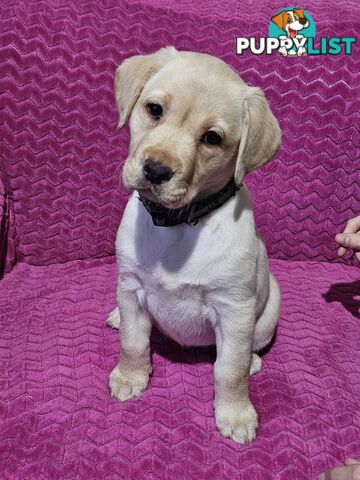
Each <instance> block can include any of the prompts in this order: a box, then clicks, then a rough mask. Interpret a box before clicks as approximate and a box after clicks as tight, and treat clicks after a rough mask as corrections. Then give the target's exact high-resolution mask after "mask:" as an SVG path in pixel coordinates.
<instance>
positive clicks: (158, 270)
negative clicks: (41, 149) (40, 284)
mask: <svg viewBox="0 0 360 480" xmlns="http://www.w3.org/2000/svg"><path fill="white" fill-rule="evenodd" d="M115 95H116V102H117V106H118V109H119V112H120V122H119V128H122V127H123V126H124V125H125V124H126V122H128V121H129V124H130V131H131V143H130V151H129V156H128V158H127V160H126V162H125V165H124V168H123V173H122V179H123V183H124V185H125V186H126V187H127V188H129V189H132V190H134V192H133V193H132V196H131V197H130V199H129V202H128V204H127V207H126V210H125V212H124V215H123V218H122V220H121V225H120V228H119V230H118V234H117V239H116V251H117V259H118V264H119V277H118V289H117V302H118V308H116V309H115V310H114V311H113V312H112V313H111V314H110V317H109V319H108V323H109V324H110V325H111V326H113V327H116V328H118V327H119V324H120V332H121V335H120V360H119V362H118V364H117V365H116V366H115V368H114V369H113V370H112V372H111V374H110V379H109V384H110V390H111V394H112V395H113V396H114V397H116V398H117V399H119V400H120V401H125V400H129V399H130V398H132V397H134V396H138V395H140V394H141V393H142V392H143V391H144V389H145V388H146V386H147V384H148V381H149V375H150V373H151V362H150V345H149V337H150V331H151V327H152V325H153V324H155V325H156V326H157V327H158V329H159V330H160V331H161V332H163V333H164V334H165V335H168V336H169V337H171V338H172V339H174V340H176V341H177V342H178V343H180V344H181V345H187V346H196V345H212V344H216V350H217V358H216V362H215V366H214V386H215V398H214V408H215V419H216V424H217V427H218V429H219V430H220V432H221V433H222V434H223V435H224V436H225V437H229V438H232V439H233V440H235V441H236V442H240V443H245V442H249V441H251V440H253V439H254V438H255V435H256V429H257V426H258V420H257V414H256V411H255V409H254V407H253V405H252V403H251V401H250V399H249V394H248V382H249V374H252V373H256V372H258V371H259V370H260V368H261V360H260V358H259V357H258V356H257V355H256V354H255V352H257V351H258V350H259V349H261V348H263V347H265V346H266V345H267V344H268V343H269V342H270V340H271V338H272V336H273V334H274V330H275V327H276V324H277V321H278V316H279V308H280V291H279V287H278V284H277V282H276V280H275V278H274V277H273V275H272V274H271V273H270V272H269V270H268V258H267V253H266V249H265V246H264V243H263V241H262V239H261V238H260V236H259V234H258V232H257V231H256V227H255V224H254V217H253V210H252V202H251V197H250V193H249V190H248V188H247V187H246V185H245V184H244V183H243V178H244V176H245V175H246V174H247V173H248V172H251V171H252V170H254V169H256V168H258V167H260V166H261V165H264V164H265V163H266V162H268V161H269V160H271V159H272V158H273V157H274V155H275V153H276V152H277V150H278V148H279V146H280V142H281V133H280V129H279V126H278V123H277V121H276V119H275V117H274V116H273V114H272V113H271V111H270V108H269V105H268V103H267V101H266V98H265V96H264V94H263V92H262V91H261V90H260V89H258V88H253V87H249V86H247V85H246V84H245V83H244V82H243V81H242V80H241V79H240V78H239V77H238V75H237V74H236V73H235V72H234V71H233V70H232V69H231V68H230V67H229V66H227V65H226V64H225V63H224V62H222V61H221V60H219V59H217V58H215V57H212V56H210V55H205V54H199V53H193V52H186V51H177V50H176V49H175V48H173V47H167V48H162V49H161V50H159V51H158V52H156V53H153V54H151V55H144V56H142V55H139V56H134V57H131V58H129V59H127V60H125V61H124V62H123V63H122V64H121V65H120V66H119V67H118V69H117V70H116V76H115Z"/></svg>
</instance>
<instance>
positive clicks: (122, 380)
mask: <svg viewBox="0 0 360 480" xmlns="http://www.w3.org/2000/svg"><path fill="white" fill-rule="evenodd" d="M148 383H149V374H148V373H146V372H144V371H136V370H131V371H129V372H126V373H123V372H122V371H121V370H120V368H119V365H116V367H115V368H113V370H112V372H111V373H110V377H109V387H110V391H111V396H112V397H114V398H117V399H118V400H120V402H125V401H126V400H130V398H133V397H138V396H139V395H141V394H142V392H143V391H144V390H145V388H146V387H147V384H148Z"/></svg>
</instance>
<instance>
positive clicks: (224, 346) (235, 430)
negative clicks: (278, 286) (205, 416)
mask: <svg viewBox="0 0 360 480" xmlns="http://www.w3.org/2000/svg"><path fill="white" fill-rule="evenodd" d="M223 315H225V317H226V318H222V319H221V321H220V323H219V325H217V326H216V328H215V335H216V350H217V358H216V362H215V365H214V380H215V381H214V384H215V400H214V407H215V419H216V424H217V427H218V429H219V430H220V432H221V433H222V434H223V435H224V437H227V438H232V439H233V440H235V441H236V442H239V443H247V442H251V441H252V440H254V439H255V436H256V429H257V427H258V420H257V414H256V411H255V408H254V407H253V405H252V403H251V401H250V399H249V392H248V383H249V372H250V364H251V345H252V336H253V333H254V319H253V317H254V315H255V313H254V306H253V302H249V303H248V304H244V305H243V306H242V308H237V309H236V310H235V311H227V312H226V311H225V312H224V313H223Z"/></svg>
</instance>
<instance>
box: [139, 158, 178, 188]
mask: <svg viewBox="0 0 360 480" xmlns="http://www.w3.org/2000/svg"><path fill="white" fill-rule="evenodd" d="M143 174H144V177H145V178H146V180H148V181H149V182H151V183H152V184H154V185H159V184H160V183H163V182H167V181H169V180H170V178H171V177H172V176H173V175H174V172H173V171H172V170H171V168H170V167H167V166H166V165H163V164H162V163H160V162H156V161H155V160H153V159H152V158H147V159H146V160H145V164H144V166H143Z"/></svg>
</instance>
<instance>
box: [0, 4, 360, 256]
mask: <svg viewBox="0 0 360 480" xmlns="http://www.w3.org/2000/svg"><path fill="white" fill-rule="evenodd" d="M301 6H302V8H305V9H308V10H309V13H310V14H311V15H312V16H313V17H314V19H315V22H316V26H317V34H318V36H327V37H331V36H339V37H341V36H356V34H357V32H358V30H359V18H360V16H359V4H358V2H355V1H349V2H344V1H341V2H337V1H335V0H329V1H328V2H327V3H326V6H324V2H322V1H320V0H314V1H311V2H310V1H305V2H302V5H301ZM277 10H278V7H275V6H274V2H273V1H270V0H266V1H264V2H262V3H261V5H257V6H256V8H254V2H252V1H251V2H250V1H241V2H240V1H237V2H235V5H234V2H233V1H229V0H227V1H225V2H223V1H222V0H212V1H211V2H205V1H204V0H201V1H200V2H193V1H192V2H191V1H190V0H186V1H184V2H179V1H177V0H169V1H167V0H156V1H152V2H149V1H146V0H144V1H131V2H129V1H125V0H122V1H120V2H119V1H118V0H110V1H107V2H94V1H90V2H86V4H84V3H83V2H78V1H77V0H69V1H67V2H51V1H50V0H48V1H45V0H41V1H37V2H28V1H25V0H20V1H18V2H5V3H4V5H2V12H1V14H2V19H3V20H2V22H1V23H0V45H1V57H2V58H3V59H4V60H5V62H4V64H3V67H2V69H1V72H0V82H1V91H2V92H3V95H2V96H3V99H4V100H3V102H4V108H3V110H2V119H3V122H4V128H3V142H2V145H1V149H2V152H3V154H4V155H3V158H4V170H5V176H6V181H7V184H9V186H10V187H11V190H12V193H13V196H12V198H13V201H14V211H15V220H16V234H17V258H18V259H19V260H23V261H26V262H28V263H31V264H37V265H42V264H49V263H54V262H62V261H67V260H74V259H80V258H96V257H101V256H106V255H111V254H113V253H114V239H115V232H116V228H117V226H118V223H119V220H120V217H121V213H122V210H123V208H124V204H125V201H126V192H124V191H123V190H121V189H120V187H119V179H118V177H119V171H120V166H121V163H122V161H123V159H124V158H125V157H126V152H127V142H128V135H127V133H125V134H124V133H121V134H119V133H118V132H117V131H116V124H117V112H116V109H115V104H114V96H113V74H114V71H115V67H116V66H117V65H118V64H119V63H120V62H121V61H122V60H123V59H124V58H126V57H128V56H131V55H135V54H139V53H147V52H150V51H154V50H156V49H158V48H160V47H162V46H164V45H175V46H176V47H177V48H178V49H185V50H197V51H201V52H207V53H211V54H213V55H217V56H219V57H221V58H223V59H224V60H225V61H227V62H229V63H230V64H231V65H232V66H233V67H234V68H235V69H236V70H237V71H238V72H239V73H240V74H241V75H242V76H243V78H244V79H245V80H246V81H247V82H249V83H250V84H252V85H258V86H260V87H262V88H264V89H265V91H266V95H267V97H268V99H269V101H270V104H271V106H272V108H273V111H274V113H275V114H276V116H277V117H278V118H279V121H280V124H281V127H282V129H283V147H282V148H281V150H280V152H279V154H278V156H277V158H276V160H274V161H273V162H271V163H269V164H268V165H267V166H265V167H264V168H263V169H262V170H261V171H259V172H256V173H254V174H252V175H251V176H250V177H249V187H250V188H251V190H252V191H253V193H254V198H255V200H256V215H257V221H258V226H259V230H260V231H261V233H262V235H263V237H264V239H265V242H266V244H267V247H268V249H269V252H270V254H271V255H273V256H274V257H277V258H284V259H286V258H291V259H300V260H301V259H312V260H332V259H335V258H336V244H335V242H334V240H333V238H334V236H335V233H337V232H338V231H339V230H341V229H342V228H343V226H344V224H345V222H346V220H347V219H348V218H349V217H350V216H352V215H355V214H357V213H358V208H359V207H358V206H359V202H360V185H359V182H358V181H357V169H358V165H357V163H356V162H355V159H356V149H357V148H359V143H360V140H359V131H358V124H359V118H358V112H359V110H360V105H359V102H360V81H359V72H360V68H359V48H355V49H354V53H353V55H352V56H348V55H338V56H336V55H335V56H330V55H328V56H313V57H310V56H309V57H308V58H291V59H288V58H283V57H280V56H279V55H269V56H266V55H260V56H256V55H251V54H246V55H244V56H242V57H237V56H236V55H235V38H236V37H237V36H266V35H267V32H268V26H269V22H270V18H271V16H272V15H273V14H274V13H276V11H277ZM9 19H11V21H9ZM337 261H341V262H342V261H343V260H337Z"/></svg>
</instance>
